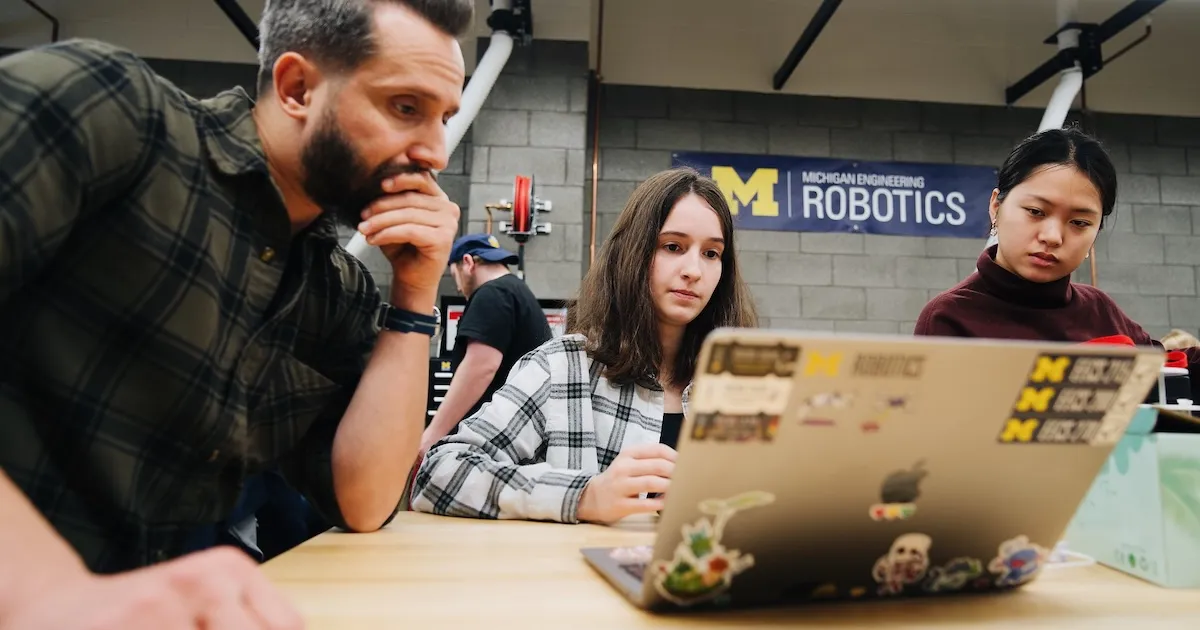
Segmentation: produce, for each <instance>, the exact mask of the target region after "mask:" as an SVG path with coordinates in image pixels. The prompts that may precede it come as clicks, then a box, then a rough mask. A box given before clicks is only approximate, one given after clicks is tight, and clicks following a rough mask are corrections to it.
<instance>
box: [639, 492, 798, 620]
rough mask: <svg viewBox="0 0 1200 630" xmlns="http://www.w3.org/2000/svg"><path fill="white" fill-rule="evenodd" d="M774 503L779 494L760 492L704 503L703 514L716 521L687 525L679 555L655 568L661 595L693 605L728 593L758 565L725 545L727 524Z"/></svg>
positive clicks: (653, 568)
mask: <svg viewBox="0 0 1200 630" xmlns="http://www.w3.org/2000/svg"><path fill="white" fill-rule="evenodd" d="M774 501H775V495H773V494H770V493H767V492H757V491H755V492H746V493H742V494H739V495H737V496H734V497H730V498H728V499H709V500H707V501H702V502H701V503H700V506H699V507H700V511H701V512H703V513H705V514H708V515H710V516H711V517H712V518H705V517H701V518H700V519H698V520H696V522H695V523H693V524H690V525H689V524H684V526H683V539H682V540H681V541H680V542H679V545H678V546H676V548H675V555H674V556H673V557H672V558H671V560H669V561H668V560H658V561H656V562H655V563H654V564H653V566H652V569H651V570H652V571H654V587H655V590H657V591H658V594H659V595H661V596H662V597H663V598H664V599H666V600H667V601H670V602H671V603H674V604H676V605H679V606H692V605H695V604H700V603H703V602H707V601H710V600H713V599H715V598H717V597H718V596H720V595H722V594H724V593H725V592H726V591H728V590H729V587H730V586H731V585H732V584H733V577H734V576H735V575H737V574H739V573H741V572H743V571H745V570H746V569H749V568H750V567H752V566H754V556H753V555H751V554H748V553H747V554H743V553H742V552H741V551H740V550H737V549H728V548H726V547H725V546H724V545H723V544H722V543H721V537H722V535H723V533H724V530H725V524H726V523H727V522H728V521H729V519H730V518H732V517H733V515H734V514H737V513H738V512H740V511H742V510H747V509H750V508H754V507H761V506H765V505H769V504H771V503H773V502H774Z"/></svg>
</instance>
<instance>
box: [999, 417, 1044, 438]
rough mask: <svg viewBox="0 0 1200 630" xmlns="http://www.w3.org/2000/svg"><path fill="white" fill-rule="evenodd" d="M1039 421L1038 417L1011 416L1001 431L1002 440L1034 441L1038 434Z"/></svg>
mask: <svg viewBox="0 0 1200 630" xmlns="http://www.w3.org/2000/svg"><path fill="white" fill-rule="evenodd" d="M1038 424H1039V423H1038V421H1037V419H1036V418H1028V419H1024V420H1022V419H1020V418H1009V419H1008V422H1006V423H1005V424H1004V430H1003V431H1001V432H1000V441H1001V442H1032V441H1033V437H1034V435H1036V434H1037V429H1038Z"/></svg>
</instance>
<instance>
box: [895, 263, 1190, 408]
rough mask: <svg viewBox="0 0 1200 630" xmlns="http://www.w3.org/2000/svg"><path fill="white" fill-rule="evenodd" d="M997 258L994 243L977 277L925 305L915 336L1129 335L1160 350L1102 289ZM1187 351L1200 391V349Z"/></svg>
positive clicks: (1062, 338)
mask: <svg viewBox="0 0 1200 630" xmlns="http://www.w3.org/2000/svg"><path fill="white" fill-rule="evenodd" d="M995 256H996V246H995V245H993V246H992V247H989V248H988V249H986V250H984V252H983V253H982V254H980V256H979V261H978V262H977V263H976V270H975V273H972V274H971V275H970V276H968V277H967V279H966V280H963V281H962V282H960V283H958V285H956V286H954V287H953V288H951V289H949V290H948V291H945V292H944V293H941V294H940V295H938V296H937V297H936V298H934V299H933V300H931V301H930V302H929V303H928V304H926V305H925V308H924V309H923V310H922V311H921V316H920V317H919V318H918V319H917V326H916V329H915V330H914V333H915V334H917V335H928V336H935V337H987V338H991V339H1020V340H1026V341H1034V340H1036V341H1065V342H1077V343H1081V342H1084V341H1088V340H1091V339H1097V338H1100V337H1107V336H1110V335H1126V336H1128V337H1129V338H1131V339H1133V342H1134V343H1135V344H1137V345H1140V346H1155V347H1157V348H1159V349H1161V348H1162V344H1161V343H1159V342H1158V341H1157V340H1155V339H1154V338H1152V337H1151V336H1150V335H1149V334H1148V333H1147V332H1146V331H1145V330H1144V329H1142V327H1141V326H1140V325H1138V323H1137V322H1135V321H1133V320H1131V319H1129V317H1127V316H1126V315H1125V313H1124V312H1122V311H1121V309H1120V307H1118V306H1117V304H1116V303H1115V302H1113V301H1112V298H1110V297H1108V295H1107V294H1105V293H1104V292H1103V291H1101V290H1099V289H1097V288H1095V287H1091V286H1088V285H1084V284H1075V283H1073V282H1071V277H1070V276H1067V277H1065V278H1062V279H1061V280H1056V281H1054V282H1045V283H1039V282H1030V281H1029V280H1026V279H1024V278H1022V277H1021V276H1018V275H1017V274H1015V273H1013V272H1011V271H1009V270H1007V269H1005V268H1004V267H1001V266H1000V265H999V264H997V263H996V259H995ZM1185 353H1186V354H1187V357H1188V372H1189V375H1190V377H1191V381H1192V383H1193V385H1192V388H1193V392H1195V391H1196V390H1198V389H1200V387H1197V385H1198V384H1200V348H1188V349H1187V350H1185ZM1193 396H1195V393H1193Z"/></svg>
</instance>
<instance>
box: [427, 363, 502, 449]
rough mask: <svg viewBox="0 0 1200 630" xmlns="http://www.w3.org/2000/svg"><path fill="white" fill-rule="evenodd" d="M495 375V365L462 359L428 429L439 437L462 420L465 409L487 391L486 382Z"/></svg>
mask: <svg viewBox="0 0 1200 630" xmlns="http://www.w3.org/2000/svg"><path fill="white" fill-rule="evenodd" d="M495 376H496V368H495V367H492V366H490V365H480V364H478V363H477V362H475V361H471V360H465V361H463V362H462V365H460V366H458V369H457V370H455V371H454V378H453V379H451V381H450V389H448V390H447V391H446V397H445V398H443V399H442V404H441V405H438V410H437V413H436V414H434V416H433V422H431V423H430V424H429V431H430V432H431V433H434V434H436V435H438V436H439V437H440V436H444V435H446V434H447V433H450V430H451V429H453V428H454V427H455V425H457V424H458V423H459V422H461V421H462V419H463V416H465V415H466V414H467V411H469V410H470V409H471V407H472V406H473V405H474V404H475V403H476V402H477V401H478V400H479V399H480V397H482V396H483V393H484V392H485V391H487V387H488V384H489V383H491V382H492V378H494V377H495Z"/></svg>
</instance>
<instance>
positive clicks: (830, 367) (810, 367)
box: [804, 352, 842, 376]
mask: <svg viewBox="0 0 1200 630" xmlns="http://www.w3.org/2000/svg"><path fill="white" fill-rule="evenodd" d="M841 365H842V355H841V353H835V354H831V355H828V356H826V355H824V354H821V353H820V352H813V353H812V354H809V355H808V362H807V363H805V364H804V375H805V376H812V375H814V374H817V373H819V372H824V373H825V375H826V376H837V375H838V368H839V367H840V366H841Z"/></svg>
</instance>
